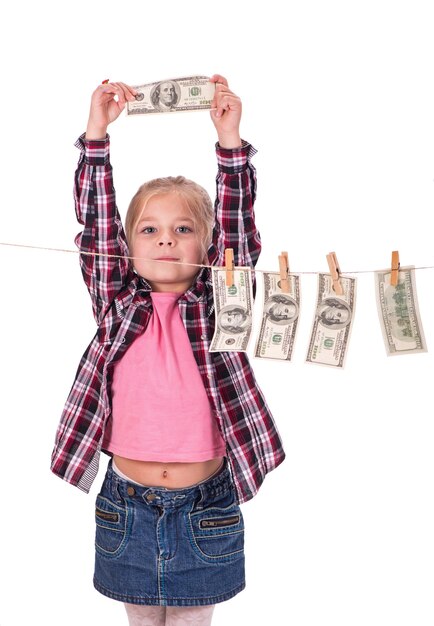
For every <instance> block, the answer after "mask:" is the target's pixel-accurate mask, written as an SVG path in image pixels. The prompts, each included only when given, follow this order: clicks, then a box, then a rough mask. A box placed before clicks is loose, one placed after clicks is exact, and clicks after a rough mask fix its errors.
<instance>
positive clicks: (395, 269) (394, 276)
mask: <svg viewBox="0 0 434 626" xmlns="http://www.w3.org/2000/svg"><path fill="white" fill-rule="evenodd" d="M400 267H401V264H400V262H399V252H398V250H394V251H393V252H392V273H391V275H390V284H391V285H392V287H396V285H397V284H398V281H399V268H400Z"/></svg>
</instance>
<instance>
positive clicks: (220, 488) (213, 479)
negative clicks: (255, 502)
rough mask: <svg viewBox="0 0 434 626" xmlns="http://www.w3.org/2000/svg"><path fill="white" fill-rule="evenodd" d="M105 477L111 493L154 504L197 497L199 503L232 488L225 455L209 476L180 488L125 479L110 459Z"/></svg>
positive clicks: (179, 502)
mask: <svg viewBox="0 0 434 626" xmlns="http://www.w3.org/2000/svg"><path fill="white" fill-rule="evenodd" d="M106 479H107V480H108V481H109V482H110V483H111V486H112V490H113V495H114V496H116V493H117V494H118V495H119V496H121V497H122V498H133V499H140V500H143V501H144V502H145V503H146V504H149V505H154V506H160V507H161V506H164V507H166V506H177V505H179V506H181V505H182V504H184V503H185V502H186V501H187V500H196V499H198V500H199V502H198V504H199V505H200V503H202V502H203V503H205V502H206V501H209V500H214V499H215V498H217V497H219V496H221V495H223V494H224V493H226V492H227V491H229V490H230V489H231V488H232V478H231V474H230V471H229V467H228V462H227V459H226V457H225V458H224V459H223V464H222V466H221V468H220V469H219V470H217V472H216V473H215V474H213V475H212V476H210V477H209V478H207V479H205V480H204V481H201V482H199V483H196V484H195V485H191V486H189V487H183V488H181V489H167V488H166V487H148V486H146V485H138V484H137V483H135V482H130V481H128V480H125V479H124V478H122V477H121V476H119V475H118V474H116V472H115V471H114V470H113V467H112V461H111V460H110V462H109V465H108V467H107V473H106ZM199 508H200V506H199Z"/></svg>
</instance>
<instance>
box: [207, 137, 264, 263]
mask: <svg viewBox="0 0 434 626" xmlns="http://www.w3.org/2000/svg"><path fill="white" fill-rule="evenodd" d="M216 150H217V163H218V174H217V198H216V201H215V216H216V217H215V219H216V221H215V225H214V231H213V238H212V242H211V246H210V248H209V250H208V258H209V261H210V263H211V265H218V266H220V265H224V253H225V248H233V250H234V261H235V265H236V266H242V267H246V266H254V265H255V264H256V261H257V260H258V257H259V254H260V251H261V238H260V235H259V232H258V230H257V228H256V225H255V214H254V210H253V207H254V203H255V198H256V170H255V168H254V167H253V165H252V164H251V163H250V159H251V158H252V157H253V155H254V154H256V150H255V148H253V146H251V145H250V144H249V143H247V142H246V141H243V142H242V145H241V146H240V147H239V148H233V149H227V148H221V147H220V146H219V145H218V144H216Z"/></svg>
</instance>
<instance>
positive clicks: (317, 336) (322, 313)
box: [306, 274, 356, 367]
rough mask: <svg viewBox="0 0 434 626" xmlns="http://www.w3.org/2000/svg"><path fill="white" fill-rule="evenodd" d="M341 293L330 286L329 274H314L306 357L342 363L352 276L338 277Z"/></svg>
mask: <svg viewBox="0 0 434 626" xmlns="http://www.w3.org/2000/svg"><path fill="white" fill-rule="evenodd" d="M340 281H341V285H342V288H343V292H344V295H343V296H337V295H336V293H335V292H334V290H333V286H332V280H331V276H330V274H320V275H319V277H318V297H317V305H316V311H315V318H314V321H313V327H312V333H311V337H310V343H309V349H308V352H307V357H306V361H307V362H308V363H320V364H322V365H330V366H332V367H343V366H344V361H345V356H346V352H347V349H348V343H349V340H350V333H351V327H352V322H353V317H354V311H355V304H356V279H355V278H349V277H347V276H341V277H340Z"/></svg>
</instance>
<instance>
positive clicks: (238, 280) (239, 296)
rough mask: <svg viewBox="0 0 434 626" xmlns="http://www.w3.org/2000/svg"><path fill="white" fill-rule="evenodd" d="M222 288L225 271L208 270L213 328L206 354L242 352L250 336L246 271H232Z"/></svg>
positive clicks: (250, 309)
mask: <svg viewBox="0 0 434 626" xmlns="http://www.w3.org/2000/svg"><path fill="white" fill-rule="evenodd" d="M233 274H234V284H233V285H232V286H231V287H227V286H226V270H225V269H216V268H213V270H212V281H213V292H214V303H215V315H216V324H215V331H214V336H213V338H212V341H211V347H210V352H234V351H235V352H245V351H246V350H247V344H248V342H249V339H250V335H251V332H252V319H253V290H252V275H251V272H250V270H248V269H244V268H237V269H235V270H234V273H233Z"/></svg>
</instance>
